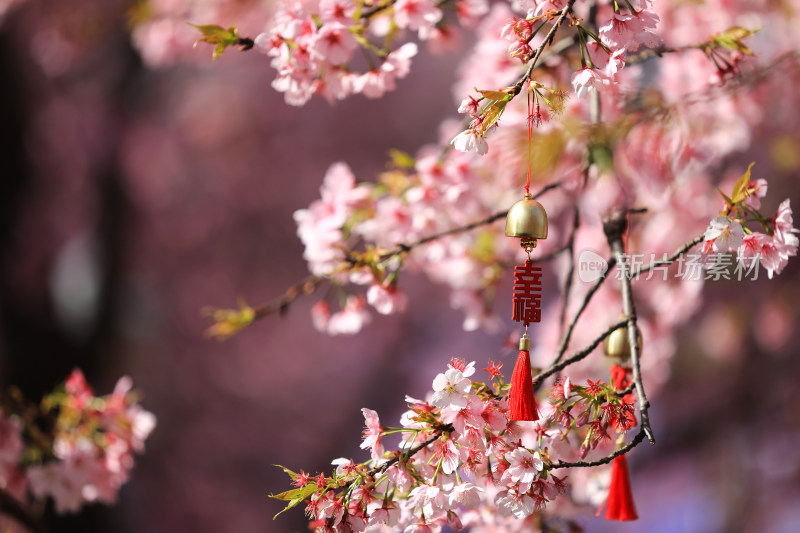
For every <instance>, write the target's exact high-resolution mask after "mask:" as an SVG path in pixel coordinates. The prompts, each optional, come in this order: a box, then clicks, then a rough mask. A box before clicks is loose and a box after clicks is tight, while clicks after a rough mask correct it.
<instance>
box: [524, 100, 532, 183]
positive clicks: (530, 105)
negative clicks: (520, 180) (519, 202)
mask: <svg viewBox="0 0 800 533" xmlns="http://www.w3.org/2000/svg"><path fill="white" fill-rule="evenodd" d="M532 144H533V95H532V94H531V90H530V87H528V178H527V180H526V181H525V194H530V193H531V145H532Z"/></svg>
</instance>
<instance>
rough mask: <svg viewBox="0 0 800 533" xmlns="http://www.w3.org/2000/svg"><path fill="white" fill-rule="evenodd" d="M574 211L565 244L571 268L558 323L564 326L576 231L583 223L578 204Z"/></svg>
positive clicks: (573, 267) (568, 271) (570, 283)
mask: <svg viewBox="0 0 800 533" xmlns="http://www.w3.org/2000/svg"><path fill="white" fill-rule="evenodd" d="M573 209H574V212H573V215H572V230H571V231H570V232H569V239H567V244H566V246H565V249H566V251H568V252H569V254H568V256H569V269H568V270H567V278H566V279H565V280H564V291H563V293H562V294H563V296H562V297H561V300H562V304H561V315H560V316H559V319H558V323H559V325H561V326H562V327H563V324H564V320H565V319H566V317H567V304H568V303H569V293H570V292H571V290H572V281H573V280H572V278H573V277H574V276H575V232H577V231H578V226H579V225H580V223H581V217H580V212H579V211H578V206H577V205H574V206H573Z"/></svg>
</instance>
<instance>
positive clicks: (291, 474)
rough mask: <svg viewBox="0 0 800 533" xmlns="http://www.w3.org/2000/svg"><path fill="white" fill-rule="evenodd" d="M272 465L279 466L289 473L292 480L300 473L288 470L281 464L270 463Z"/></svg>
mask: <svg viewBox="0 0 800 533" xmlns="http://www.w3.org/2000/svg"><path fill="white" fill-rule="evenodd" d="M272 466H277V467H278V468H280V469H281V470H283V471H284V472H286V473H287V474H288V475H289V477H290V478H292V480H294V479H295V478H296V477H297V476H298V475H300V474H298V473H297V472H292V471H291V470H289V469H288V468H286V467H285V466H281V465H272Z"/></svg>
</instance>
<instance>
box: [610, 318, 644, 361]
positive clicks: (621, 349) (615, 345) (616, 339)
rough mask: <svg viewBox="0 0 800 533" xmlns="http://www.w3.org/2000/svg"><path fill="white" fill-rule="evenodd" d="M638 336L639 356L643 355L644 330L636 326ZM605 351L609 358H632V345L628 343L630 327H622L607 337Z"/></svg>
mask: <svg viewBox="0 0 800 533" xmlns="http://www.w3.org/2000/svg"><path fill="white" fill-rule="evenodd" d="M636 334H637V337H638V343H637V344H638V345H639V355H640V356H641V355H642V330H640V329H639V326H636ZM603 351H604V352H605V354H606V355H607V356H609V357H618V358H619V359H622V360H625V359H628V358H630V356H631V345H630V343H629V342H628V327H627V326H620V327H618V328H617V329H615V330H614V331H612V332H611V335H609V336H608V337H606V340H605V342H604V343H603Z"/></svg>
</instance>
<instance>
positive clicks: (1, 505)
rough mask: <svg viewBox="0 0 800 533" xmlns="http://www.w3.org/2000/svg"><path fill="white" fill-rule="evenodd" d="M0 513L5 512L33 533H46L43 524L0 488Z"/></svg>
mask: <svg viewBox="0 0 800 533" xmlns="http://www.w3.org/2000/svg"><path fill="white" fill-rule="evenodd" d="M0 513H3V514H6V515H8V516H10V517H11V518H13V519H14V520H16V521H17V522H19V523H20V524H22V525H23V526H25V527H26V528H27V529H28V530H30V531H33V533H47V530H46V529H45V528H44V526H43V525H42V524H41V522H39V520H37V519H36V518H35V517H34V516H33V515H32V514H31V513H30V511H28V510H27V509H26V508H25V507H23V505H22V504H21V503H20V502H19V501H17V499H16V498H14V497H13V496H12V495H11V494H9V493H8V492H6V491H5V490H3V489H0Z"/></svg>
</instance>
